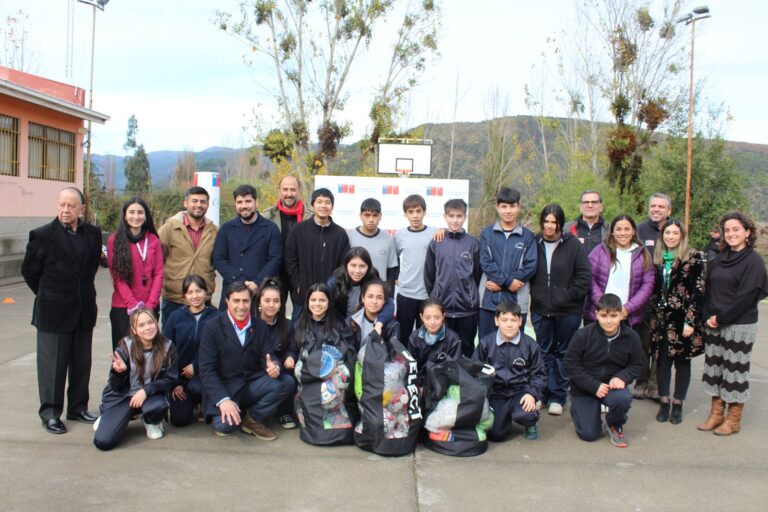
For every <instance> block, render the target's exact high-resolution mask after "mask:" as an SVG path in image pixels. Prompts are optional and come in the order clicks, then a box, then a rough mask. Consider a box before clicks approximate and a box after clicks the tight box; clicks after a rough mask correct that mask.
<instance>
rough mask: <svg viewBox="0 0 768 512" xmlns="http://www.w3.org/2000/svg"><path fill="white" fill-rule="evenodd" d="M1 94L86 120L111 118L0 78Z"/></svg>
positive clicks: (93, 120)
mask: <svg viewBox="0 0 768 512" xmlns="http://www.w3.org/2000/svg"><path fill="white" fill-rule="evenodd" d="M0 94H3V95H6V96H10V97H11V98H16V99H19V100H22V101H26V102H27V103H32V104H33V105H38V106H41V107H44V108H47V109H50V110H55V111H56V112H61V113H62V114H67V115H70V116H73V117H77V118H79V119H84V120H85V121H91V122H94V123H99V124H104V123H105V122H107V121H108V120H109V116H108V115H106V114H102V113H101V112H96V111H95V110H91V109H87V108H85V107H81V106H80V105H75V104H74V103H70V102H68V101H64V100H62V99H59V98H56V97H54V96H50V95H48V94H43V93H41V92H39V91H36V90H34V89H30V88H29V87H24V86H23V85H19V84H16V83H13V82H9V81H7V80H2V79H0Z"/></svg>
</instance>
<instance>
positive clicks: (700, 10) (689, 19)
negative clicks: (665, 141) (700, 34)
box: [677, 5, 711, 233]
mask: <svg viewBox="0 0 768 512" xmlns="http://www.w3.org/2000/svg"><path fill="white" fill-rule="evenodd" d="M710 17H711V15H710V14H709V7H707V6H706V5H703V6H701V7H696V8H695V9H693V10H692V11H691V12H689V13H688V14H686V15H685V16H683V17H682V18H680V19H679V20H677V23H685V24H686V25H690V26H691V83H690V89H689V93H688V170H687V174H686V178H685V230H686V231H687V232H689V233H690V231H689V229H688V227H689V224H690V221H691V172H692V170H693V42H694V35H695V34H696V22H697V21H699V20H703V19H706V18H710Z"/></svg>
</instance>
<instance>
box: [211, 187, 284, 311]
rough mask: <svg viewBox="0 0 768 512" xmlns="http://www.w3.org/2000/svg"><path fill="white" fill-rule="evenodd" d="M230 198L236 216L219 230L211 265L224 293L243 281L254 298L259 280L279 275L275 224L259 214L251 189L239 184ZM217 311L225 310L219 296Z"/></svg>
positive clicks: (280, 254) (279, 244) (279, 246)
mask: <svg viewBox="0 0 768 512" xmlns="http://www.w3.org/2000/svg"><path fill="white" fill-rule="evenodd" d="M232 195H233V196H234V199H235V208H236V209H237V217H235V218H234V219H232V220H230V221H228V222H225V223H224V224H222V225H221V228H219V233H218V234H217V235H216V243H215V244H214V246H213V266H214V267H215V268H216V270H218V272H219V274H221V277H222V279H223V286H222V288H223V289H224V290H226V289H227V287H228V286H229V285H230V284H232V283H234V282H235V281H243V282H245V285H246V286H247V287H248V289H249V290H250V291H251V294H253V295H254V296H255V295H256V292H257V291H258V287H259V283H260V282H261V281H262V279H264V278H265V277H273V276H277V275H278V274H279V273H280V265H281V263H282V261H283V241H282V239H281V238H280V231H278V229H277V226H276V225H275V223H274V222H272V221H271V220H267V219H265V218H264V217H263V216H261V215H259V212H258V211H257V209H258V207H259V201H258V198H257V196H256V189H255V188H254V187H252V186H251V185H240V186H239V187H237V188H236V189H235V190H234V192H232ZM219 309H220V310H221V311H226V309H227V304H226V301H225V300H224V294H223V293H222V294H221V302H220V303H219Z"/></svg>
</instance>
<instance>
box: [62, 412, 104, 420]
mask: <svg viewBox="0 0 768 512" xmlns="http://www.w3.org/2000/svg"><path fill="white" fill-rule="evenodd" d="M96 418H98V416H94V415H93V414H91V413H90V412H88V411H80V412H68V413H67V419H68V420H72V421H82V422H83V423H93V422H94V421H96Z"/></svg>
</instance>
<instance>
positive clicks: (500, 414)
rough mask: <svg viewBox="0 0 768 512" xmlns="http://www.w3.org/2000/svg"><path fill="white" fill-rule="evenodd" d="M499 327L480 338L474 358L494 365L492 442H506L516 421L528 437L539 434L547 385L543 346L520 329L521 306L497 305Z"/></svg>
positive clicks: (491, 397) (513, 304)
mask: <svg viewBox="0 0 768 512" xmlns="http://www.w3.org/2000/svg"><path fill="white" fill-rule="evenodd" d="M494 322H495V324H496V330H495V331H494V332H491V333H489V334H486V335H485V336H483V337H482V338H480V343H478V344H477V348H476V349H475V352H474V354H472V359H473V360H475V361H479V362H481V363H486V364H489V365H491V366H493V367H494V369H495V370H496V374H495V376H494V380H493V389H492V390H491V393H490V396H489V401H490V403H491V407H492V408H493V412H494V420H493V426H492V427H491V429H490V430H489V431H488V439H490V440H491V441H503V440H504V439H505V438H506V437H507V435H508V434H509V432H510V430H511V429H512V422H515V423H517V424H518V425H521V426H523V427H525V438H526V439H529V440H534V439H537V438H538V437H539V430H538V427H537V423H538V422H539V411H538V409H537V407H536V402H537V401H538V400H541V397H542V396H543V392H544V388H545V387H546V384H547V374H546V371H545V370H544V360H543V359H542V356H541V352H540V351H539V345H538V344H537V343H536V342H535V341H534V340H533V338H531V337H530V336H528V335H527V334H525V333H524V332H522V331H521V330H520V327H521V326H522V324H523V317H522V313H521V310H520V305H519V304H515V303H513V302H510V301H508V300H503V301H501V302H500V303H499V305H498V306H496V313H495V318H494Z"/></svg>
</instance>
